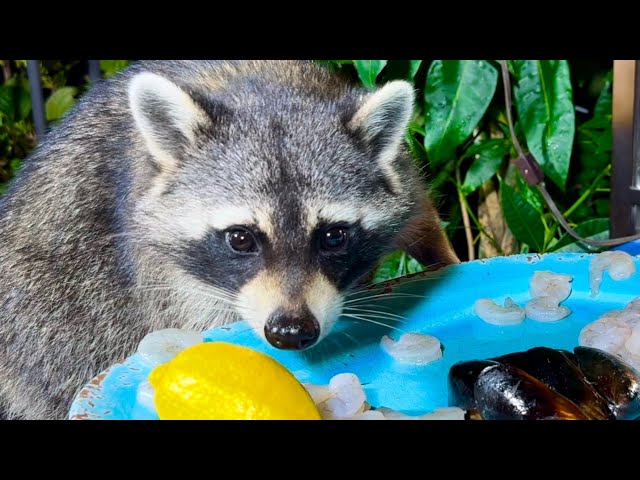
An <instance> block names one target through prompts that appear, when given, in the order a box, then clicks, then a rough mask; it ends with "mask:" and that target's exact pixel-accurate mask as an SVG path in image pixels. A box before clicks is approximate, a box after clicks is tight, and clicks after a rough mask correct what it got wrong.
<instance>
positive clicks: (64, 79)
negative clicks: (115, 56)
mask: <svg viewBox="0 0 640 480" xmlns="http://www.w3.org/2000/svg"><path fill="white" fill-rule="evenodd" d="M128 62H129V61H128V60H101V61H100V67H101V70H102V74H103V75H104V77H105V78H109V77H111V76H113V75H114V74H115V73H116V72H117V71H119V70H120V69H122V68H124V67H125V66H126V65H127V64H128ZM40 76H41V79H42V87H43V93H44V96H45V113H46V118H47V121H48V122H49V123H50V124H54V123H55V122H56V121H57V120H59V119H60V118H62V116H63V115H64V114H65V113H66V112H67V111H68V110H69V109H70V108H71V107H72V106H73V105H74V104H75V101H76V98H78V96H79V95H81V94H82V93H83V92H84V91H86V89H87V88H90V85H91V84H90V81H89V78H88V75H87V63H86V62H81V61H79V60H73V61H62V60H43V61H42V62H41V64H40ZM34 146H35V132H34V126H33V119H32V118H31V96H30V93H29V81H28V79H27V61H26V60H0V195H1V194H2V193H4V192H5V191H6V188H7V183H8V182H9V180H11V178H13V177H14V176H15V174H16V173H17V172H18V170H19V169H20V166H21V165H22V160H23V159H24V158H25V157H26V156H27V155H28V154H29V152H30V151H31V150H32V149H33V147H34Z"/></svg>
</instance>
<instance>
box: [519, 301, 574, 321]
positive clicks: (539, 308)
mask: <svg viewBox="0 0 640 480" xmlns="http://www.w3.org/2000/svg"><path fill="white" fill-rule="evenodd" d="M524 310H525V312H526V314H527V317H529V318H530V319H531V320H536V321H537V322H557V321H558V320H562V319H563V318H564V317H566V316H567V315H569V314H570V313H571V310H569V309H568V308H567V307H565V306H564V305H560V302H559V301H558V298H557V297H535V298H532V299H531V300H529V301H528V302H527V304H526V305H525V306H524Z"/></svg>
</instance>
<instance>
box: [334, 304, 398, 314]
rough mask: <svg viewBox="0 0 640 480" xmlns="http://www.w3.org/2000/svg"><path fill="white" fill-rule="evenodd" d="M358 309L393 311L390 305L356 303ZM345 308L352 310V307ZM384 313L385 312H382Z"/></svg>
mask: <svg viewBox="0 0 640 480" xmlns="http://www.w3.org/2000/svg"><path fill="white" fill-rule="evenodd" d="M353 305H355V306H356V307H373V308H384V309H386V310H391V307H389V306H388V305H382V304H379V303H356V304H353ZM345 308H351V305H346V306H345ZM381 313H384V312H381Z"/></svg>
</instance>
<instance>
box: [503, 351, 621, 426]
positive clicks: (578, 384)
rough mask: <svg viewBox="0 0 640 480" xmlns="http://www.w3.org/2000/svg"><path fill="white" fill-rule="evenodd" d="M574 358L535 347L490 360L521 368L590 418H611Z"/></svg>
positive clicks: (607, 409)
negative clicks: (565, 398)
mask: <svg viewBox="0 0 640 480" xmlns="http://www.w3.org/2000/svg"><path fill="white" fill-rule="evenodd" d="M572 357H573V358H572ZM574 359H575V360H576V362H577V358H576V357H574V355H573V354H572V353H571V352H567V351H566V350H556V349H553V348H548V347H535V348H532V349H530V350H527V351H526V352H517V353H510V354H508V355H502V356H500V357H497V358H494V359H492V360H495V361H497V362H500V363H502V364H504V365H511V366H513V367H516V368H519V369H520V370H524V371H525V372H527V373H528V374H529V375H531V376H533V377H535V378H537V379H538V380H540V381H541V382H542V383H544V384H545V385H547V386H548V387H549V388H551V390H555V391H556V392H558V393H559V394H561V395H563V396H565V397H567V398H568V399H569V400H571V401H572V402H573V403H575V404H576V405H577V406H578V407H579V408H580V409H581V410H582V411H583V412H584V413H585V414H586V415H587V416H588V417H589V418H590V419H592V420H614V419H615V417H614V416H613V414H612V413H611V411H610V410H609V404H608V402H607V400H606V399H605V398H604V397H602V396H601V395H600V394H599V393H598V391H597V390H596V389H595V388H594V387H593V386H592V385H591V383H589V381H588V380H587V378H586V377H585V376H584V374H583V373H582V371H581V370H580V368H579V367H578V365H577V363H574V361H573V360H574Z"/></svg>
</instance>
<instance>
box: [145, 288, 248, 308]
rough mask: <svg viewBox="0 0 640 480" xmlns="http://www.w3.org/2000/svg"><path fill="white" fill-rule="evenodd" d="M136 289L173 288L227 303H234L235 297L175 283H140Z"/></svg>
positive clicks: (215, 290)
mask: <svg viewBox="0 0 640 480" xmlns="http://www.w3.org/2000/svg"><path fill="white" fill-rule="evenodd" d="M136 288H137V289H138V290H141V291H158V290H173V291H174V292H180V293H187V294H190V293H196V294H202V295H206V296H207V297H209V298H215V299H217V300H221V301H224V302H227V303H232V304H233V303H234V302H235V301H236V300H237V298H236V297H235V295H234V296H232V295H231V294H229V293H226V292H223V291H218V290H217V289H201V288H199V287H191V286H190V287H189V288H183V287H177V286H175V285H160V284H158V285H141V286H138V287H136Z"/></svg>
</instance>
